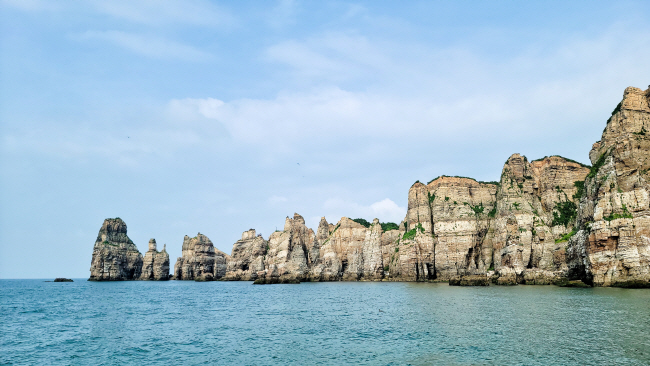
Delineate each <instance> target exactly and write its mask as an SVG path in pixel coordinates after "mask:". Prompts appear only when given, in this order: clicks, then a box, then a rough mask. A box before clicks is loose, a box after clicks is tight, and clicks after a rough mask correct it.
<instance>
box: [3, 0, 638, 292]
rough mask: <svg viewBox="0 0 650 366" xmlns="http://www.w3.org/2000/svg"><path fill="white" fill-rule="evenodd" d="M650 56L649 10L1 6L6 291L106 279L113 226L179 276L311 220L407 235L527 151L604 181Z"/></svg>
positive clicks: (573, 6)
mask: <svg viewBox="0 0 650 366" xmlns="http://www.w3.org/2000/svg"><path fill="white" fill-rule="evenodd" d="M648 60H650V2H647V1H609V2H603V1H571V2H560V1H541V2H518V1H491V2H485V1H461V2H459V1H408V2H397V1H390V2H389V1H355V2H347V1H327V0H325V1H318V2H317V1H207V0H182V1H181V0H178V1H175V0H169V1H164V0H161V1H153V0H152V1H147V0H143V1H131V0H116V1H110V2H108V1H99V0H88V1H41V0H8V1H7V0H2V1H1V2H0V278H4V279H9V278H54V277H69V278H87V277H88V276H89V268H90V261H91V256H92V250H93V245H94V242H95V239H96V237H97V232H98V230H99V229H100V227H101V225H102V222H103V220H104V219H105V218H109V217H121V218H122V219H123V220H124V221H125V222H126V223H127V225H128V235H129V237H130V238H131V239H132V240H133V241H134V242H135V244H136V245H137V246H138V248H139V249H140V251H141V252H143V254H144V252H145V251H146V250H147V243H148V241H149V239H150V238H155V239H156V241H157V242H158V245H159V247H162V245H163V244H167V251H168V253H169V254H170V260H171V265H172V266H173V265H174V263H175V262H176V258H177V257H179V256H180V254H181V245H182V242H183V237H184V236H185V235H189V236H194V235H196V234H197V233H198V232H201V233H203V234H205V235H207V236H208V237H209V238H210V239H211V240H212V242H213V243H214V245H215V246H216V247H217V248H219V249H220V250H222V251H224V252H226V253H228V254H230V252H231V248H232V244H233V243H234V242H235V241H237V240H238V239H240V238H241V233H242V232H243V231H246V230H248V229H250V228H254V229H256V230H257V232H258V233H262V234H263V236H264V237H265V238H268V236H269V234H270V233H271V232H273V231H275V230H276V229H280V230H281V229H282V228H283V226H284V220H285V217H287V216H293V214H294V212H296V213H299V214H301V215H302V216H304V218H305V220H306V222H307V225H308V226H309V227H312V228H314V229H315V228H316V227H317V226H318V222H319V220H320V218H321V216H325V217H326V218H327V220H328V221H329V222H332V223H335V222H337V221H338V220H339V219H340V218H341V217H343V216H346V217H351V218H365V219H367V220H372V219H373V218H378V219H379V220H380V221H382V222H388V221H392V222H397V223H399V222H400V221H401V220H402V219H403V218H404V216H405V214H406V207H407V195H408V189H409V187H410V186H411V185H412V184H413V183H414V182H415V181H416V180H420V181H423V182H428V181H429V180H431V179H433V178H435V177H437V176H439V175H443V174H445V175H459V176H468V177H473V178H476V179H478V180H486V181H492V180H498V179H499V176H500V174H501V169H502V167H503V164H504V162H505V161H506V160H507V158H508V157H509V156H510V155H511V154H513V153H520V154H523V155H526V156H527V157H528V158H529V159H531V160H532V159H537V158H541V157H543V156H546V155H562V156H565V157H568V158H571V159H574V160H577V161H580V162H583V163H587V164H588V163H589V159H588V153H589V150H590V148H591V145H592V144H593V143H594V142H596V141H598V140H599V139H600V136H601V134H602V130H603V128H604V127H605V123H606V121H607V118H608V117H609V115H610V113H611V111H612V110H613V109H614V107H615V106H616V104H617V103H618V102H619V101H620V100H621V98H622V94H623V90H624V89H625V88H626V87H628V86H636V87H639V88H642V89H646V88H647V85H648V84H650V67H649V65H648ZM159 249H160V248H159Z"/></svg>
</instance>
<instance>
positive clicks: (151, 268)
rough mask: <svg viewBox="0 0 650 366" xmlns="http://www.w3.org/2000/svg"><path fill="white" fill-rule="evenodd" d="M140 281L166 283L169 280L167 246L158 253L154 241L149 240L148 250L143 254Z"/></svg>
mask: <svg viewBox="0 0 650 366" xmlns="http://www.w3.org/2000/svg"><path fill="white" fill-rule="evenodd" d="M140 279H141V280H155V281H166V280H168V279H169V254H167V245H164V246H163V250H162V251H161V252H159V251H158V250H157V247H156V239H151V240H149V250H148V251H147V252H146V253H144V260H143V261H142V274H141V275H140Z"/></svg>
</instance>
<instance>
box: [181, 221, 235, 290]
mask: <svg viewBox="0 0 650 366" xmlns="http://www.w3.org/2000/svg"><path fill="white" fill-rule="evenodd" d="M229 257H230V256H229V255H227V254H226V253H224V252H222V251H220V250H219V249H216V248H215V247H214V244H212V241H210V239H208V237H207V236H205V235H203V234H201V233H198V234H197V235H196V236H195V237H193V238H190V237H189V236H187V235H186V236H185V238H184V239H183V251H182V256H181V257H179V258H178V259H177V260H176V265H175V266H174V279H176V280H198V281H212V280H216V279H221V278H222V277H224V276H225V275H226V269H227V261H228V259H229Z"/></svg>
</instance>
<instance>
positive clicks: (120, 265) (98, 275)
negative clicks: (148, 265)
mask: <svg viewBox="0 0 650 366" xmlns="http://www.w3.org/2000/svg"><path fill="white" fill-rule="evenodd" d="M141 272H142V254H140V252H139V251H138V248H137V247H136V246H135V244H133V242H132V241H131V239H129V237H128V236H127V235H126V224H125V223H124V221H122V219H120V218H119V217H118V218H115V219H106V220H104V224H103V225H102V227H101V229H99V234H98V235H97V240H96V241H95V246H94V248H93V257H92V261H91V264H90V278H89V280H91V281H122V280H136V279H138V278H140V274H141Z"/></svg>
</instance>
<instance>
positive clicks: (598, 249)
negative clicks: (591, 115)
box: [568, 87, 650, 287]
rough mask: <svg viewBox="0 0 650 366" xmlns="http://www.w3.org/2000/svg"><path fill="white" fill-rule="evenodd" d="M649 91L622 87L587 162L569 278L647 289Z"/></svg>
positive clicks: (649, 247) (649, 257)
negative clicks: (620, 94)
mask: <svg viewBox="0 0 650 366" xmlns="http://www.w3.org/2000/svg"><path fill="white" fill-rule="evenodd" d="M649 104H650V88H649V89H648V90H646V91H642V90H641V89H638V88H632V87H630V88H627V89H625V93H624V95H623V101H622V102H621V103H620V104H619V105H618V106H617V107H616V109H615V110H614V112H613V113H612V116H611V118H610V119H609V120H608V122H607V126H606V127H605V130H604V131H603V135H602V138H601V140H600V141H598V142H596V143H595V144H594V145H593V147H592V149H591V152H590V153H589V158H590V159H591V162H592V164H593V166H592V168H591V171H590V173H589V174H588V176H587V179H586V180H585V183H584V193H583V195H582V197H581V199H580V205H579V209H578V226H579V229H580V230H579V231H578V233H577V234H576V235H575V236H574V237H572V238H571V241H570V244H569V247H568V256H569V260H568V266H569V275H570V277H571V278H576V279H580V280H583V281H584V282H586V283H590V284H593V285H596V286H623V287H650V210H649V205H650V198H649V196H650V186H649V185H648V181H649V180H650V175H649V174H648V170H650V107H649Z"/></svg>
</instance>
